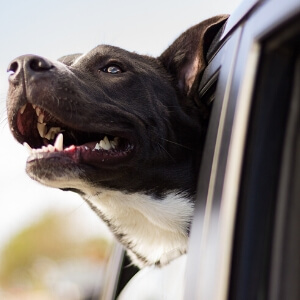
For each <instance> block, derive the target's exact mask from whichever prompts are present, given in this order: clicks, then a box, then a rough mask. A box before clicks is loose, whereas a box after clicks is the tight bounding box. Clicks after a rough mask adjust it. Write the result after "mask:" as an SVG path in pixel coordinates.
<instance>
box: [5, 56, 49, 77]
mask: <svg viewBox="0 0 300 300" xmlns="http://www.w3.org/2000/svg"><path fill="white" fill-rule="evenodd" d="M52 68H53V65H52V64H51V62H50V61H48V60H47V59H45V58H43V57H40V56H36V55H22V56H19V57H17V58H16V59H14V60H13V61H12V62H11V63H10V65H9V67H8V68H7V72H10V73H11V74H10V76H9V80H10V81H15V80H17V79H18V77H19V76H21V75H20V74H22V72H24V74H26V76H34V75H37V74H39V73H45V72H47V71H49V70H50V69H52Z"/></svg>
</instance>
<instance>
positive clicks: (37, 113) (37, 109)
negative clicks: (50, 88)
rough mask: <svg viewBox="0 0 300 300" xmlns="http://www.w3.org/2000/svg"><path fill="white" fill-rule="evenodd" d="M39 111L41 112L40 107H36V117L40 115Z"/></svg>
mask: <svg viewBox="0 0 300 300" xmlns="http://www.w3.org/2000/svg"><path fill="white" fill-rule="evenodd" d="M41 112H42V111H41V109H40V108H39V107H36V109H35V113H36V115H37V116H38V117H39V116H40V114H41Z"/></svg>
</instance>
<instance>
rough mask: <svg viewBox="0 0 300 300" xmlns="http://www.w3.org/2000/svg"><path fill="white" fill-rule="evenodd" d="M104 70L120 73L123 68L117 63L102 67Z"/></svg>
mask: <svg viewBox="0 0 300 300" xmlns="http://www.w3.org/2000/svg"><path fill="white" fill-rule="evenodd" d="M101 71H102V72H105V73H110V74H119V73H122V72H123V71H122V69H121V68H120V67H119V66H117V65H109V66H106V67H104V68H102V69H101Z"/></svg>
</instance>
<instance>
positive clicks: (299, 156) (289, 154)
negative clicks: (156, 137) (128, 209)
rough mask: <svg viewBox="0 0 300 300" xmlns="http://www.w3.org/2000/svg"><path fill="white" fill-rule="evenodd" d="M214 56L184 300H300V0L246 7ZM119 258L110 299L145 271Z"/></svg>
mask: <svg viewBox="0 0 300 300" xmlns="http://www.w3.org/2000/svg"><path fill="white" fill-rule="evenodd" d="M207 59H208V66H207V68H206V70H205V72H204V74H203V77H202V80H201V83H200V86H199V94H200V96H201V100H202V101H205V102H206V103H207V104H208V105H210V106H211V115H210V121H209V127H208V131H207V135H206V142H205V146H204V152H203V157H202V163H201V167H200V174H199V184H198V193H197V202H196V208H195V216H194V220H193V224H192V228H191V235H190V242H189V252H188V254H187V264H186V269H185V276H184V283H183V285H184V293H183V294H184V296H183V298H184V299H186V300H192V299H205V300H207V299H210V300H225V299H230V300H234V299H243V300H247V299H249V300H250V299H272V300H279V299H289V300H296V299H300V287H299V286H300V234H299V229H300V130H299V129H300V125H299V122H300V2H299V0H285V1H280V0H268V1H266V0H262V1H259V0H248V1H247V0H245V1H243V2H242V3H241V5H240V7H239V8H238V9H237V10H236V12H234V14H232V15H231V16H230V18H229V19H228V21H227V23H226V25H225V26H224V27H223V28H222V30H221V31H220V32H219V33H218V35H217V36H216V38H215V40H214V42H213V44H212V46H211V48H210V51H209V53H208V57H207ZM113 261H114V263H113V264H112V270H114V271H112V273H111V274H110V276H109V278H110V280H108V282H109V284H108V285H107V290H106V291H105V293H104V295H103V299H114V298H115V297H116V296H117V295H118V294H119V292H120V290H121V289H122V287H123V286H124V285H125V283H126V282H127V281H128V278H130V277H131V276H132V275H133V274H134V273H135V272H136V270H134V269H130V268H123V269H122V267H121V266H122V261H123V252H122V250H120V249H118V250H117V254H116V255H115V256H114V258H113ZM125 264H126V262H125ZM123 265H124V261H123ZM113 278H117V280H116V281H115V280H113Z"/></svg>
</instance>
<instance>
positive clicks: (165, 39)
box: [0, 0, 241, 249]
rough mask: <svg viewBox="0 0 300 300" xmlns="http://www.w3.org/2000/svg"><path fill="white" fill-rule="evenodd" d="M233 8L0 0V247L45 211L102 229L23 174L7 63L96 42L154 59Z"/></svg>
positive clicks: (173, 1) (189, 1) (232, 0)
mask: <svg viewBox="0 0 300 300" xmlns="http://www.w3.org/2000/svg"><path fill="white" fill-rule="evenodd" d="M240 2H241V0H227V1H224V0H216V1H213V0H211V1H204V0H197V1H196V0H184V1H183V0H182V1H178V0H165V1H162V0H151V1H138V0H112V1H107V0H106V1H101V0H98V1H96V0H85V1H79V0H51V1H50V0H48V1H47V0H26V1H25V0H10V1H8V0H6V1H4V0H0V47H1V48H0V143H1V144H0V207H1V209H0V249H1V246H2V245H3V243H5V241H7V239H8V238H9V237H10V236H11V234H13V233H14V232H16V231H18V230H19V229H20V228H21V227H22V226H24V225H26V224H28V223H30V222H33V221H34V219H35V218H38V217H39V216H40V215H41V214H43V213H44V212H45V211H47V210H52V209H57V210H63V211H65V212H66V217H68V216H69V215H72V216H74V215H76V216H78V220H79V222H81V221H80V220H88V221H85V222H84V224H86V230H87V231H92V232H95V233H96V234H98V233H99V232H100V231H101V232H102V230H103V229H102V227H101V226H100V222H98V220H97V218H96V217H95V216H94V215H93V214H92V213H91V212H90V211H89V209H88V208H87V206H86V205H85V204H84V203H83V201H82V200H81V199H80V197H77V196H76V195H74V194H72V193H65V192H61V191H58V190H53V189H50V188H46V187H43V186H40V185H39V184H37V183H35V182H33V181H32V180H30V179H29V178H28V177H27V176H26V174H25V171H24V167H25V161H26V157H27V155H26V151H25V150H24V149H23V147H22V146H21V145H19V144H17V143H16V142H15V141H14V140H13V138H12V137H11V135H10V133H9V129H8V125H7V121H6V115H5V101H6V91H7V88H8V85H7V73H6V68H7V66H8V64H9V62H10V61H11V60H12V59H14V58H15V57H17V56H19V55H23V54H29V53H31V54H37V55H40V56H45V57H48V58H50V59H56V58H59V57H60V56H63V55H66V54H70V53H78V52H80V53H84V52H87V51H89V50H90V49H92V48H93V47H95V46H96V45H98V44H103V43H104V44H112V45H116V46H119V47H122V48H125V49H127V50H130V51H135V52H138V53H141V54H148V55H153V56H157V55H159V54H160V53H161V52H162V51H163V50H164V49H165V48H167V47H168V45H170V44H171V43H172V41H173V40H174V39H175V38H176V37H177V36H178V35H179V34H180V33H182V32H183V31H185V30H186V29H187V28H188V27H190V26H192V25H194V24H197V23H199V22H200V21H201V20H203V19H205V18H209V17H211V16H214V15H216V14H220V13H231V12H232V11H233V10H234V9H235V8H236V7H237V5H238V4H239V3H240ZM82 225H83V223H81V226H82Z"/></svg>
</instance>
